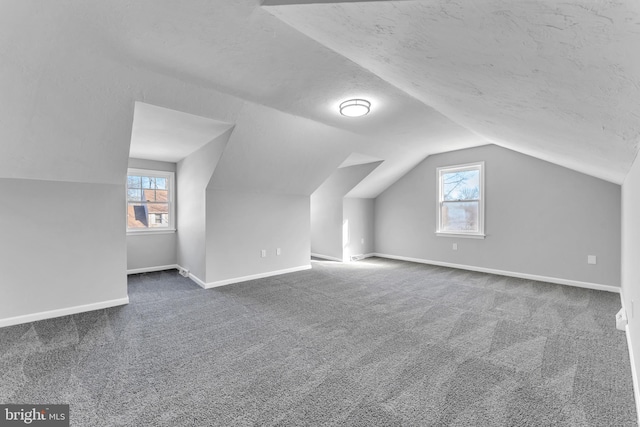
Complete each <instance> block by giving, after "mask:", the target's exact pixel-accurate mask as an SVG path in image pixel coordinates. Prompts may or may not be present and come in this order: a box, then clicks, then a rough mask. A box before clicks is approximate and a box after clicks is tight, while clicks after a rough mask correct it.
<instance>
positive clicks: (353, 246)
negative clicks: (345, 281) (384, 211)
mask: <svg viewBox="0 0 640 427" xmlns="http://www.w3.org/2000/svg"><path fill="white" fill-rule="evenodd" d="M374 210H375V204H374V199H356V198H350V197H345V198H344V200H343V218H344V221H346V222H347V224H348V228H347V230H348V231H347V232H348V237H347V239H346V242H345V245H344V254H343V256H344V258H345V259H347V260H348V259H350V258H351V256H353V255H367V254H371V253H373V252H374V251H375V221H374ZM363 242H364V243H363Z"/></svg>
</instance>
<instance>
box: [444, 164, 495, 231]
mask: <svg viewBox="0 0 640 427" xmlns="http://www.w3.org/2000/svg"><path fill="white" fill-rule="evenodd" d="M475 169H478V170H479V171H480V178H479V181H480V183H479V184H480V198H479V199H478V231H445V230H443V229H442V203H443V200H442V175H443V174H444V173H451V172H459V171H466V170H475ZM484 181H485V178H484V161H480V162H473V163H464V164H460V165H452V166H441V167H438V168H436V211H437V213H436V218H437V221H438V222H437V223H436V236H440V237H462V238H469V239H484V238H485V237H486V234H485V227H484V220H485V199H486V196H485V193H484Z"/></svg>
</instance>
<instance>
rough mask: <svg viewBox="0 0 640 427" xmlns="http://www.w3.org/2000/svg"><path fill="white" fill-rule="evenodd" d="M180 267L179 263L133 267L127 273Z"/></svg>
mask: <svg viewBox="0 0 640 427" xmlns="http://www.w3.org/2000/svg"><path fill="white" fill-rule="evenodd" d="M179 268H180V267H179V266H178V264H169V265H159V266H157V267H145V268H133V269H131V270H127V275H130V274H139V273H151V272H154V271H164V270H177V269H179Z"/></svg>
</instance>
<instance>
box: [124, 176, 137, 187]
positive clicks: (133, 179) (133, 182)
mask: <svg viewBox="0 0 640 427" xmlns="http://www.w3.org/2000/svg"><path fill="white" fill-rule="evenodd" d="M127 187H128V188H140V177H139V176H131V175H129V176H128V177H127Z"/></svg>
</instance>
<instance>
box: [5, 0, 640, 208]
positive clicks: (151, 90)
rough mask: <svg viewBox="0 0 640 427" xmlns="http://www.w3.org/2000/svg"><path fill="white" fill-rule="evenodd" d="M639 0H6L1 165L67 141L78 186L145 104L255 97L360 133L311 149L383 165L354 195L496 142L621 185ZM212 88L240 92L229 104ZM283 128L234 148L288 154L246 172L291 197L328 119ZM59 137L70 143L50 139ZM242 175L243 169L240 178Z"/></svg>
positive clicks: (225, 112)
mask: <svg viewBox="0 0 640 427" xmlns="http://www.w3.org/2000/svg"><path fill="white" fill-rule="evenodd" d="M299 3H303V4H299ZM309 3H313V4H309ZM639 8H640V3H637V2H630V1H605V0H598V1H595V0H569V1H565V2H562V3H558V2H555V1H551V0H548V1H540V0H539V1H536V0H532V1H521V2H520V1H518V2H510V1H509V2H508V1H498V0H477V1H473V2H471V1H468V2H455V1H435V0H414V1H412V0H405V1H369V2H356V1H347V2H335V3H332V2H330V1H327V0H316V1H314V2H311V1H309V0H268V1H266V2H265V5H261V2H260V0H190V1H188V2H176V1H173V0H136V1H135V2H132V1H130V0H110V1H108V2H104V1H98V0H84V1H81V0H59V1H56V2H42V1H37V0H6V1H3V2H1V3H0V23H1V24H2V25H0V54H2V57H3V58H4V59H5V60H4V61H2V65H0V91H1V92H2V93H3V100H4V101H3V102H0V112H2V114H0V122H2V124H3V126H2V127H0V134H2V135H0V136H2V137H3V141H4V142H3V149H4V151H3V158H4V159H8V160H6V161H5V163H6V165H5V163H2V162H3V160H2V158H0V164H3V166H7V167H8V166H11V165H24V167H23V169H25V170H26V169H28V168H27V166H28V167H29V168H31V169H33V170H34V171H38V170H40V169H43V168H44V167H45V166H46V165H47V161H48V159H49V157H50V153H49V151H47V150H54V149H55V150H57V152H59V153H57V154H56V155H57V156H58V157H56V159H58V161H57V163H55V164H54V165H53V166H51V168H56V170H55V171H53V172H52V173H51V174H49V175H51V176H54V175H56V176H58V177H59V179H70V178H69V177H67V176H66V175H64V173H63V172H64V171H65V170H67V169H69V168H71V167H77V168H78V169H82V171H81V172H82V173H83V174H84V175H87V174H89V173H94V171H93V170H94V169H95V167H94V166H92V165H93V163H92V162H89V161H85V159H91V160H93V158H96V157H100V158H102V157H105V155H108V156H110V157H108V158H109V159H111V161H113V162H115V161H116V158H117V157H118V156H119V154H118V156H116V154H117V153H116V154H114V153H115V152H116V150H115V148H114V147H116V146H117V145H116V144H119V141H120V140H121V139H123V137H124V135H125V134H127V133H128V132H129V131H130V130H131V127H130V126H131V122H130V121H129V123H128V129H125V128H126V127H127V126H124V125H123V123H124V122H125V119H124V118H125V116H126V115H128V114H130V111H129V110H127V111H124V107H123V106H129V107H127V108H131V109H132V105H133V102H130V101H131V99H133V100H134V101H144V102H148V103H151V104H154V105H162V106H163V107H167V108H170V109H174V110H179V111H185V112H190V113H194V114H198V115H202V116H206V118H208V119H213V120H217V121H220V122H228V123H233V124H236V125H237V123H236V122H235V121H236V119H235V118H236V116H237V114H238V111H239V109H240V108H241V105H240V104H243V103H242V102H241V101H240V100H245V101H249V102H247V103H246V104H247V105H248V104H260V105H263V106H267V107H270V108H271V109H275V110H280V111H281V112H284V113H288V115H290V116H291V115H293V116H298V117H300V118H305V119H310V120H311V121H315V122H320V123H322V124H324V125H328V126H329V127H332V128H338V129H340V130H342V131H347V132H346V133H345V132H343V133H340V135H341V136H340V138H343V139H341V140H340V141H341V143H340V144H338V143H336V142H335V141H327V143H326V145H324V149H322V150H320V149H318V150H317V153H316V152H314V153H316V156H317V158H316V159H315V160H316V161H317V162H324V163H327V164H329V163H331V164H333V163H334V162H337V163H336V166H337V165H338V164H339V163H340V162H341V161H343V160H345V159H347V158H348V157H349V154H350V153H358V156H362V158H365V159H366V158H373V159H380V160H383V163H382V164H381V165H380V166H379V167H378V168H376V169H375V170H374V171H373V172H372V173H371V174H370V175H368V176H367V177H366V178H365V179H364V180H363V181H362V182H361V183H360V184H359V185H358V186H356V187H355V188H354V190H353V191H352V192H351V193H350V196H353V197H375V196H377V195H378V194H379V193H380V192H381V191H383V190H384V189H385V188H386V187H388V186H389V185H390V184H391V183H393V182H394V181H395V180H396V179H398V178H399V177H400V176H401V175H402V174H404V173H406V172H407V171H409V170H410V169H411V168H412V167H413V166H415V165H416V164H417V163H418V162H420V161H421V160H422V159H423V158H424V157H425V156H428V155H429V154H434V153H439V152H444V151H450V150H456V149H461V148H465V147H471V146H477V145H482V144H487V143H490V142H494V143H496V144H499V145H502V146H505V147H507V148H511V149H514V150H517V151H520V152H523V153H526V154H530V155H533V156H536V157H538V158H541V159H544V160H548V161H551V162H554V163H557V164H560V165H563V166H567V167H570V168H572V169H575V170H579V171H582V172H585V173H588V174H591V175H594V176H597V177H600V178H604V179H607V180H610V181H613V182H617V183H620V182H622V180H623V179H624V177H625V175H626V173H627V171H628V169H629V166H630V164H631V162H632V160H633V158H634V156H635V154H636V152H637V148H638V129H639V127H638V123H640V103H639V102H638V101H637V100H638V99H640V93H639V92H640V55H638V54H637V50H638V46H640V25H639V24H640V18H639V14H638V9H639ZM114 64H118V65H117V66H116V65H114ZM18 82H19V83H20V84H17V83H18ZM194 88H195V89H197V92H196V93H194ZM200 88H202V90H201V91H200V90H199V89H200ZM209 94H211V96H213V97H214V98H215V100H216V101H215V102H217V100H218V99H220V100H223V99H228V102H227V103H225V102H224V101H221V103H220V104H216V105H215V108H214V106H212V105H210V104H211V103H212V102H213V101H211V99H214V98H212V97H211V96H209ZM214 94H219V95H220V96H219V95H214ZM79 97H80V98H79ZM207 97H208V98H210V99H205V98H207ZM350 97H365V98H367V99H369V100H371V102H372V110H371V113H370V114H369V115H368V116H365V117H362V118H356V119H353V118H345V117H342V116H340V115H339V114H338V110H337V107H338V104H339V103H340V102H341V101H342V100H344V99H347V98H350ZM74 103H75V104H77V105H75V104H74ZM114 109H119V110H123V111H118V112H114ZM214 110H215V111H216V114H205V113H204V112H205V111H214ZM243 111H248V112H256V114H260V115H262V116H264V117H262V118H256V120H255V122H256V123H262V120H263V119H264V118H265V117H270V114H268V113H266V110H264V109H261V108H253V107H246V109H243ZM96 112H97V114H96ZM79 114H80V115H81V116H82V117H83V118H82V120H78V116H79ZM243 114H248V113H243ZM242 117H243V121H242V123H243V124H242V125H243V126H245V127H250V126H251V124H250V122H251V119H252V118H251V117H249V116H246V115H243V116H242ZM3 120H4V121H3ZM116 125H117V126H116ZM282 126H289V127H291V129H289V130H287V131H286V132H284V134H288V135H295V136H296V138H300V139H301V140H298V141H277V139H275V138H272V139H268V138H265V141H268V143H269V144H278V143H280V144H281V146H279V147H276V146H273V147H260V146H259V143H260V141H253V142H251V143H248V142H246V143H245V142H242V144H245V145H242V144H241V143H240V142H239V139H238V138H232V141H235V144H236V145H238V147H240V145H242V146H243V147H245V148H247V149H250V150H249V151H247V156H249V155H251V154H252V153H253V152H258V150H257V149H256V150H254V151H251V150H253V149H254V147H257V148H259V149H260V151H259V152H260V153H261V156H263V158H262V160H263V161H264V163H265V164H274V165H277V162H281V161H282V158H283V153H284V152H286V153H288V155H287V157H286V158H287V162H288V163H286V164H287V165H290V166H291V167H290V168H288V169H287V170H290V171H291V173H290V174H285V173H282V174H280V172H279V171H278V168H277V166H274V167H269V168H267V169H266V170H265V171H264V172H265V173H272V174H274V177H272V178H273V179H271V178H269V177H260V176H250V177H245V178H243V179H246V180H249V179H250V180H254V181H256V182H258V181H259V182H265V183H269V185H271V184H270V183H272V182H273V181H276V179H277V180H278V184H277V185H279V186H280V187H283V188H282V190H283V191H285V190H287V189H286V188H284V187H286V186H285V185H284V184H281V183H280V182H281V181H286V180H289V181H292V182H293V181H301V183H300V188H301V190H300V191H302V190H304V191H307V190H308V188H307V187H309V185H310V184H311V181H309V182H308V183H306V184H305V183H302V181H304V180H305V179H308V177H306V176H305V175H304V170H303V168H299V167H297V166H296V164H297V163H300V162H302V163H304V162H305V161H307V160H306V159H303V158H302V157H300V160H297V158H296V156H304V155H305V152H304V150H303V149H301V146H300V145H296V143H298V144H303V143H304V139H305V135H304V132H303V130H304V129H311V128H313V126H311V125H310V124H308V121H304V120H289V122H288V123H283V124H282ZM52 129H53V130H54V131H55V136H56V140H58V141H59V143H58V144H57V145H52V144H49V145H46V144H41V143H40V142H41V140H43V138H45V137H47V136H48V135H51V134H52V132H51V130H52ZM322 129H325V128H322ZM134 131H135V129H134ZM236 131H238V128H237V127H236ZM234 132H235V131H234ZM243 132H244V133H243ZM249 134H250V135H251V138H255V137H254V135H256V134H255V133H247V131H243V130H242V129H240V130H239V135H249ZM345 135H347V136H348V135H353V138H347V137H345ZM316 139H317V138H316ZM127 142H128V139H127ZM265 143H266V142H265ZM317 143H318V144H319V142H317ZM314 144H316V142H314ZM231 145H233V144H231ZM321 146H322V145H321ZM51 147H53V148H51ZM77 147H80V148H81V149H78V148H77ZM228 148H229V149H230V150H232V151H233V147H232V146H229V147H228ZM345 152H346V154H345ZM91 153H96V154H95V155H92V154H91ZM243 156H244V154H243ZM34 157H35V158H37V159H39V160H38V161H32V160H30V159H32V158H34ZM228 157H229V158H232V156H228ZM245 157H246V156H245ZM242 158H244V157H242ZM336 159H339V160H336ZM49 163H51V162H49ZM114 164H115V163H114ZM108 168H111V166H109V167H107V166H104V168H103V169H105V174H107V172H108V171H107V169H108ZM31 169H29V170H31ZM321 169H322V168H320V167H319V168H318V170H321ZM257 170H262V169H259V168H258V169H257ZM283 170H285V169H283ZM322 170H323V169H322ZM233 171H234V169H233V165H231V164H230V165H229V167H228V176H229V177H230V178H231V177H234V176H235V175H234V173H233ZM54 172H55V173H54ZM7 174H8V175H9V176H14V175H15V176H18V175H19V174H18V173H7ZM32 175H34V176H36V175H37V176H40V175H42V176H48V174H39V175H38V174H36V172H33V173H32ZM74 179H75V178H74ZM247 185H248V184H247ZM265 185H266V184H265ZM274 185H276V184H274ZM278 188H279V187H278Z"/></svg>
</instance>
